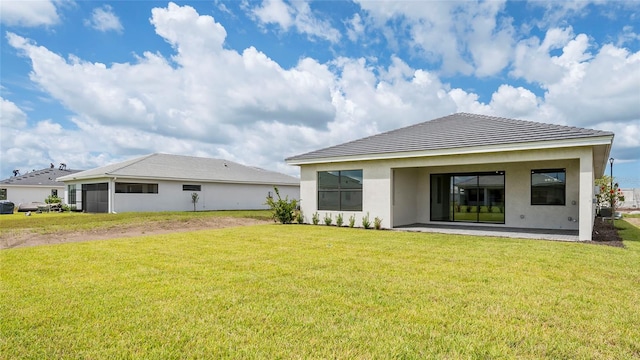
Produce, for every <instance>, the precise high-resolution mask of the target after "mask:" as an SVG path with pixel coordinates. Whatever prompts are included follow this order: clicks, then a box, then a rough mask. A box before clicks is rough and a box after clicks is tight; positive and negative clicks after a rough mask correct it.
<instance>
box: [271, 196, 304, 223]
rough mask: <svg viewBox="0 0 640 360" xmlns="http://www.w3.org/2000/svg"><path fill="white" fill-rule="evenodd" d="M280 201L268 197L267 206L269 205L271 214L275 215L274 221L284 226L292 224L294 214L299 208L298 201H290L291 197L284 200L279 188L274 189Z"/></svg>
mask: <svg viewBox="0 0 640 360" xmlns="http://www.w3.org/2000/svg"><path fill="white" fill-rule="evenodd" d="M273 190H275V193H276V196H278V200H275V199H274V198H273V197H272V196H267V202H266V204H265V205H269V208H270V209H271V212H272V213H273V221H276V222H277V221H279V222H280V223H282V224H291V223H292V222H293V219H294V216H295V215H294V214H295V211H296V208H297V206H298V201H297V200H296V199H292V200H289V197H288V196H287V197H286V198H284V199H282V198H281V197H280V192H279V191H278V188H277V187H274V188H273Z"/></svg>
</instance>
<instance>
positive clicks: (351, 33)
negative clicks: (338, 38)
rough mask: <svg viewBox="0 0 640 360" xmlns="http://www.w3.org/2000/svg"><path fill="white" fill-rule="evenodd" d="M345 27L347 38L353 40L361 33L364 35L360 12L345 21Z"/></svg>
mask: <svg viewBox="0 0 640 360" xmlns="http://www.w3.org/2000/svg"><path fill="white" fill-rule="evenodd" d="M345 25H346V27H347V37H348V38H349V40H351V41H353V42H355V41H357V40H358V39H359V38H360V37H361V36H362V35H364V29H365V27H364V23H363V22H362V18H361V17H360V14H354V15H353V17H352V18H351V19H349V20H348V21H347V22H346V24H345Z"/></svg>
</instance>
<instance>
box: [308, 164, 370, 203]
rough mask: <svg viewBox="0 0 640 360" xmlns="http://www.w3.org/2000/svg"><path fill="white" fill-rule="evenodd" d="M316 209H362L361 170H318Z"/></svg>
mask: <svg viewBox="0 0 640 360" xmlns="http://www.w3.org/2000/svg"><path fill="white" fill-rule="evenodd" d="M318 210H337V211H362V170H342V171H319V172H318Z"/></svg>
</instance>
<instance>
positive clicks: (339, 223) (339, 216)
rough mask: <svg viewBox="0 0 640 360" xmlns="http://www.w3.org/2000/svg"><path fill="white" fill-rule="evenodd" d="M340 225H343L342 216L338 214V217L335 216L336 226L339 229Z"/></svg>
mask: <svg viewBox="0 0 640 360" xmlns="http://www.w3.org/2000/svg"><path fill="white" fill-rule="evenodd" d="M342 223H344V216H343V215H342V214H338V216H336V225H338V226H339V227H340V226H342Z"/></svg>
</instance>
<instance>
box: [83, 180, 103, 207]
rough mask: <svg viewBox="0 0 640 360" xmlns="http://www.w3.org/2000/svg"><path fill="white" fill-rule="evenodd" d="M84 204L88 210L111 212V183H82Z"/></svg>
mask: <svg viewBox="0 0 640 360" xmlns="http://www.w3.org/2000/svg"><path fill="white" fill-rule="evenodd" d="M82 204H83V209H84V211H86V212H90V213H106V212H109V184H108V183H98V184H82Z"/></svg>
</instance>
